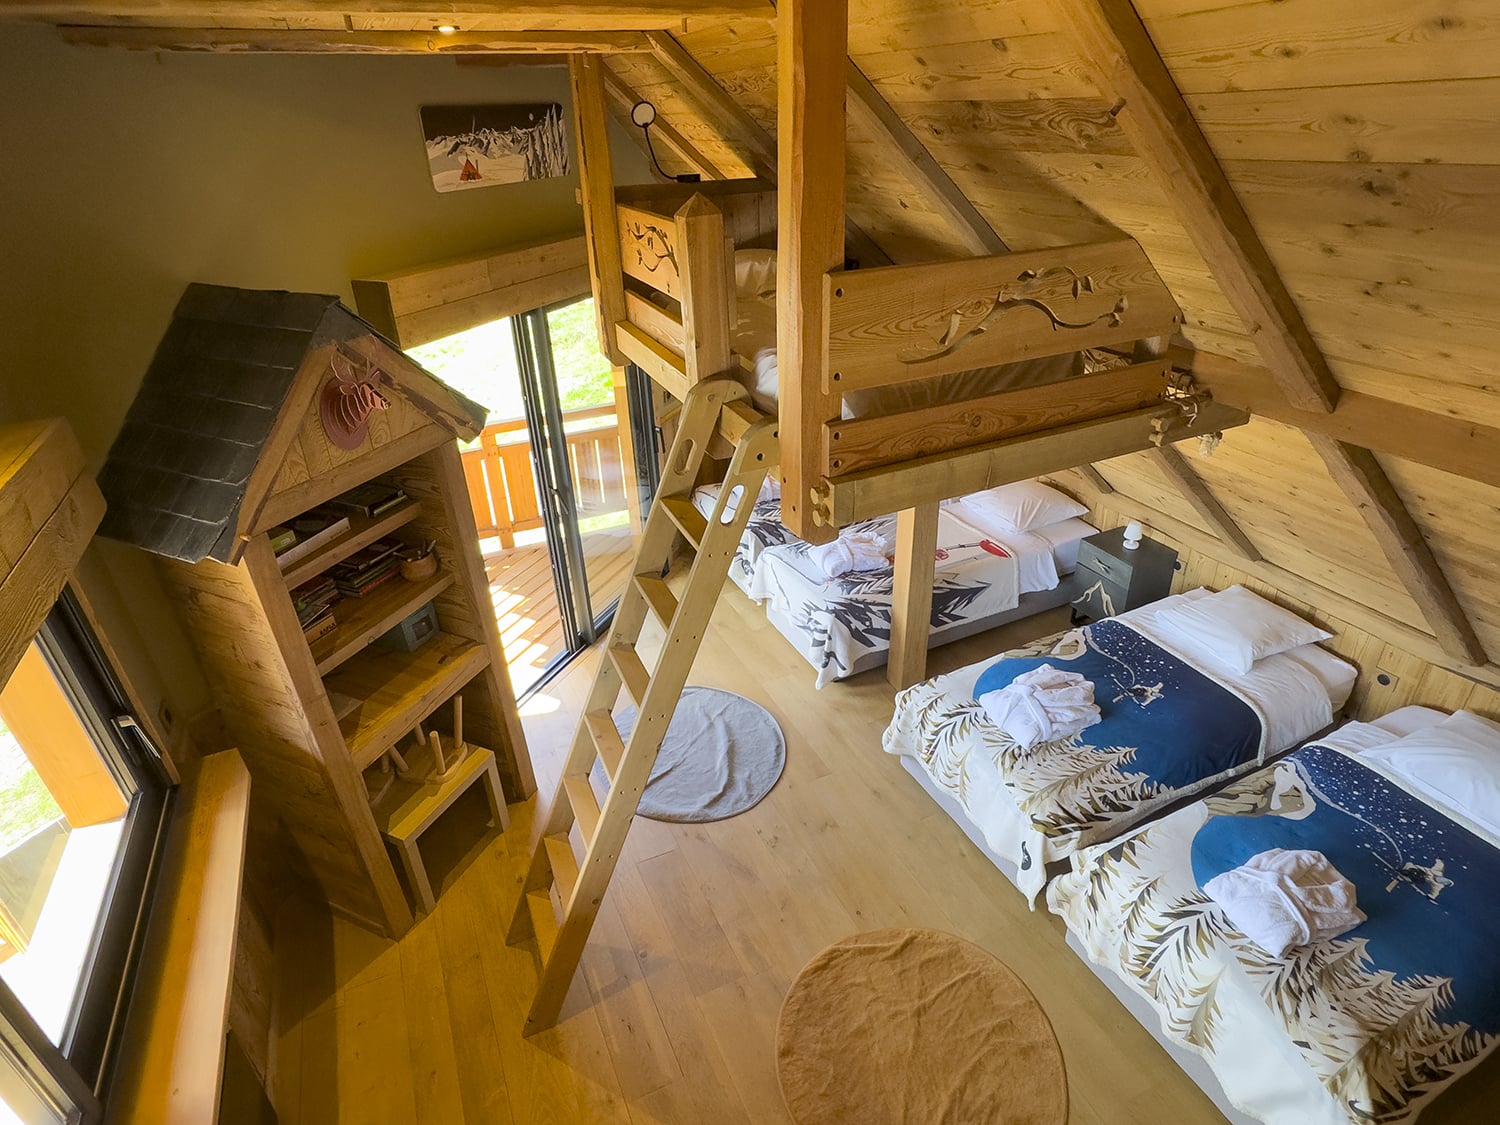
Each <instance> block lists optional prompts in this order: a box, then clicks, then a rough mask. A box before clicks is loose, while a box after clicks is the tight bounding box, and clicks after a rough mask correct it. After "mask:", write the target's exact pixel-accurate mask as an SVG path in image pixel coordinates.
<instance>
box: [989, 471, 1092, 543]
mask: <svg viewBox="0 0 1500 1125" xmlns="http://www.w3.org/2000/svg"><path fill="white" fill-rule="evenodd" d="M963 499H964V502H965V504H966V505H967V506H969V507H971V508H973V509H975V510H976V511H978V512H981V513H983V515H984V518H985V520H986V521H987V522H989V521H993V523H994V524H995V526H997V527H999V528H1001V529H1002V530H1004V531H1030V530H1031V529H1032V528H1034V527H1046V526H1048V525H1049V524H1054V523H1061V522H1062V521H1063V520H1070V519H1073V518H1074V517H1076V516H1086V515H1088V512H1089V510H1088V507H1087V506H1086V505H1084V504H1080V503H1078V501H1076V500H1073V499H1070V498H1069V497H1067V496H1065V495H1064V494H1063V493H1061V492H1059V491H1058V490H1057V489H1055V488H1053V487H1051V486H1050V485H1045V484H1042V483H1041V481H1035V480H1019V481H1016V482H1015V483H1014V484H1002V485H1001V486H1000V487H999V488H990V489H986V490H985V491H983V492H972V493H970V494H969V495H968V496H965V497H964V498H963Z"/></svg>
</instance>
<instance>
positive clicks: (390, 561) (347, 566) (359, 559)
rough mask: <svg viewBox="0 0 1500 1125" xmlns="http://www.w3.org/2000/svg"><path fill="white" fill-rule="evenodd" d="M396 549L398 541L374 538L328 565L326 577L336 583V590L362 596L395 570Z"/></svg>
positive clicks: (388, 577) (397, 562) (352, 595)
mask: <svg viewBox="0 0 1500 1125" xmlns="http://www.w3.org/2000/svg"><path fill="white" fill-rule="evenodd" d="M400 549H401V542H400V540H397V539H378V540H376V541H375V542H374V543H371V544H370V545H369V546H368V547H364V548H361V549H360V550H358V551H356V552H354V554H352V555H350V556H349V557H348V558H347V559H345V560H344V561H343V562H340V563H338V564H337V565H336V566H333V567H331V568H330V569H329V572H328V573H329V576H330V577H332V579H333V580H334V582H335V583H336V584H337V586H338V590H339V593H341V594H344V595H345V596H347V597H352V598H362V597H364V596H365V595H366V594H368V593H369V592H370V591H371V590H373V589H374V588H375V587H377V586H379V585H381V584H382V583H384V582H387V581H389V580H390V579H391V578H393V577H395V575H396V574H397V573H398V572H399V570H400V567H401V557H400V555H398V554H397V552H398V551H399V550H400Z"/></svg>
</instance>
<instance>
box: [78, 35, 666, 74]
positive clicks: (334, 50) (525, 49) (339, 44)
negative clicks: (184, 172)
mask: <svg viewBox="0 0 1500 1125" xmlns="http://www.w3.org/2000/svg"><path fill="white" fill-rule="evenodd" d="M60 30H61V32H62V37H63V41H64V42H66V43H72V44H74V45H75V46H84V47H123V48H125V49H126V50H130V51H196V52H200V53H204V54H214V55H252V54H281V55H451V56H453V57H456V58H463V57H472V56H476V55H478V56H488V55H510V56H515V55H527V56H535V55H559V56H563V55H570V54H584V53H590V54H610V55H618V54H630V53H632V52H641V51H648V50H650V45H649V44H648V43H647V42H646V39H645V36H644V35H643V34H642V33H641V32H639V31H586V32H576V31H456V32H454V33H453V34H451V35H443V34H440V33H439V32H437V31H338V30H333V29H329V30H317V29H310V28H295V29H287V30H282V29H276V28H265V29H258V30H246V29H234V28H166V27H81V26H64V27H63V28H61V29H60ZM554 61H555V62H556V63H557V64H558V65H562V64H563V63H564V62H566V61H567V60H566V59H565V58H557V59H556V60H554Z"/></svg>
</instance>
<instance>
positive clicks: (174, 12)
mask: <svg viewBox="0 0 1500 1125" xmlns="http://www.w3.org/2000/svg"><path fill="white" fill-rule="evenodd" d="M330 10H331V13H332V14H334V15H340V14H342V11H343V10H347V11H348V12H349V13H350V14H351V15H355V16H358V17H361V18H363V17H377V18H379V20H380V22H381V23H382V24H384V25H385V26H387V27H390V26H392V25H394V24H396V23H398V22H399V21H409V22H410V23H411V24H412V26H414V27H422V28H435V26H436V25H437V24H438V23H445V24H449V25H451V26H454V27H457V28H458V29H459V30H460V31H462V30H466V27H465V24H466V23H472V22H474V21H476V20H479V19H483V20H484V22H485V24H486V25H488V26H489V27H490V28H492V29H493V28H494V27H495V26H496V25H497V24H504V25H506V27H507V29H508V30H515V31H525V30H532V29H554V30H571V31H579V30H586V31H596V30H599V29H606V30H608V29H615V28H629V29H633V30H644V29H649V28H667V27H680V26H681V25H682V21H683V19H684V18H685V17H687V16H758V17H762V18H765V17H769V16H770V15H771V5H770V2H769V0H558V2H557V3H551V2H550V0H514V2H511V0H445V2H443V3H440V4H435V5H434V4H428V5H424V4H422V3H421V2H420V0H360V2H359V3H358V4H353V5H350V6H349V7H348V8H347V9H342V8H341V6H340V5H334V4H328V3H323V2H320V0H5V15H6V18H7V19H12V20H14V19H36V20H45V21H48V22H50V23H57V24H64V23H72V24H84V23H89V22H91V21H97V20H101V19H103V20H116V19H121V20H129V21H131V22H134V23H155V24H158V25H161V26H168V27H169V26H171V24H172V21H173V19H174V18H190V19H192V20H194V21H195V22H196V21H202V20H205V19H214V20H216V21H217V22H219V23H221V24H223V25H224V26H233V24H234V21H235V20H236V19H237V18H238V19H254V20H257V21H269V20H274V19H287V20H296V19H298V18H302V19H318V20H327V18H328V16H329V15H330Z"/></svg>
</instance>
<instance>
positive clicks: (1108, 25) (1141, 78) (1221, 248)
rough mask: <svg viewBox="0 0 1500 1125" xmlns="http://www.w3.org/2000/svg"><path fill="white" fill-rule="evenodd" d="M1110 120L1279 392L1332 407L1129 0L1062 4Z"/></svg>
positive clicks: (1331, 388) (1312, 355)
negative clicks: (1152, 178)
mask: <svg viewBox="0 0 1500 1125" xmlns="http://www.w3.org/2000/svg"><path fill="white" fill-rule="evenodd" d="M1067 10H1068V13H1069V16H1070V18H1071V20H1072V26H1073V30H1074V32H1075V34H1076V35H1077V37H1078V41H1079V45H1080V47H1081V48H1082V50H1083V53H1084V55H1085V57H1087V58H1089V59H1090V61H1091V62H1092V63H1093V64H1094V66H1095V67H1096V68H1097V70H1098V77H1099V81H1100V83H1101V86H1102V87H1103V89H1104V90H1105V91H1106V93H1107V94H1108V95H1109V96H1110V97H1112V98H1114V99H1115V100H1116V102H1117V103H1119V109H1118V112H1117V113H1116V115H1115V116H1116V118H1117V119H1118V120H1119V122H1120V125H1121V128H1122V129H1123V130H1124V131H1125V133H1126V135H1127V136H1129V137H1130V139H1131V142H1132V143H1133V144H1134V146H1135V148H1136V150H1137V152H1138V153H1139V154H1140V155H1141V157H1142V158H1143V159H1144V160H1145V161H1146V162H1147V164H1148V165H1149V166H1150V167H1151V168H1152V170H1153V171H1154V172H1155V174H1156V175H1157V176H1158V178H1159V179H1160V180H1161V182H1162V183H1163V184H1164V185H1169V186H1170V198H1171V200H1172V201H1173V203H1174V204H1175V205H1176V206H1177V209H1178V213H1179V215H1180V216H1181V218H1182V221H1183V225H1184V226H1186V227H1187V229H1188V231H1189V233H1190V234H1191V235H1192V236H1193V239H1194V241H1195V242H1196V243H1197V244H1198V246H1199V249H1200V250H1201V251H1202V253H1203V256H1204V258H1205V259H1206V260H1207V262H1208V265H1209V268H1210V269H1211V270H1212V271H1213V273H1214V277H1215V278H1216V279H1217V281H1218V282H1219V284H1220V285H1221V286H1222V287H1223V289H1224V291H1225V294H1226V296H1228V297H1229V298H1230V300H1231V301H1232V302H1233V304H1234V307H1235V309H1236V310H1237V311H1238V312H1239V314H1240V317H1241V319H1242V320H1243V321H1244V323H1245V325H1246V326H1247V327H1248V328H1249V329H1250V331H1251V332H1252V333H1253V334H1254V339H1255V341H1256V344H1257V346H1258V347H1259V348H1260V349H1261V350H1262V352H1263V354H1264V355H1265V358H1266V364H1267V366H1268V367H1269V368H1270V369H1271V371H1272V372H1273V373H1274V374H1275V375H1276V378H1277V379H1278V380H1279V381H1280V382H1281V383H1282V386H1283V388H1284V389H1285V391H1286V394H1287V397H1288V398H1289V399H1291V400H1292V401H1293V402H1295V403H1297V404H1298V405H1299V406H1303V407H1306V408H1308V409H1318V408H1322V409H1324V410H1331V409H1332V408H1333V405H1334V404H1335V403H1336V402H1337V401H1338V393H1339V387H1338V383H1337V381H1336V380H1335V379H1334V376H1333V373H1332V372H1331V371H1329V369H1328V364H1327V362H1326V361H1325V360H1324V359H1323V355H1322V353H1321V351H1319V349H1318V347H1317V345H1316V344H1315V343H1313V340H1312V336H1311V334H1310V333H1309V332H1308V330H1307V327H1306V325H1305V324H1304V323H1303V321H1302V316H1301V313H1300V312H1299V311H1298V309H1297V306H1296V303H1295V302H1294V301H1293V300H1292V297H1291V295H1290V294H1289V293H1288V292H1287V291H1286V288H1285V286H1284V285H1283V284H1282V282H1281V280H1280V278H1279V276H1278V275H1277V273H1276V268H1275V266H1274V264H1273V263H1272V261H1271V258H1270V255H1269V254H1267V253H1266V249H1265V246H1264V245H1263V244H1262V243H1261V241H1260V237H1259V235H1258V234H1257V233H1256V230H1255V227H1254V226H1253V225H1252V224H1251V221H1250V218H1249V216H1248V215H1247V214H1246V213H1245V209H1244V208H1243V207H1242V206H1241V204H1240V202H1239V200H1238V199H1237V198H1236V196H1235V194H1234V190H1233V188H1232V187H1231V186H1230V182H1229V180H1228V178H1227V177H1226V176H1225V174H1224V171H1223V169H1222V168H1221V167H1220V166H1219V162H1218V160H1217V158H1216V157H1215V156H1214V153H1213V150H1212V149H1211V148H1210V147H1209V145H1208V142H1207V141H1206V140H1205V139H1204V137H1203V133H1202V131H1201V130H1200V129H1199V127H1198V125H1197V123H1196V122H1195V121H1194V119H1193V115H1192V112H1191V111H1190V110H1189V109H1188V107H1187V105H1186V103H1185V102H1184V101H1183V99H1182V95H1181V94H1180V93H1179V92H1178V90H1177V87H1176V86H1175V85H1174V84H1173V82H1172V77H1171V74H1170V73H1169V72H1168V71H1167V68H1166V65H1165V64H1164V63H1163V62H1162V60H1161V56H1160V55H1159V54H1158V53H1157V51H1156V47H1155V45H1154V44H1153V43H1152V41H1151V37H1150V35H1149V34H1147V32H1146V29H1145V27H1144V26H1143V25H1142V24H1141V21H1140V18H1139V17H1138V16H1137V15H1136V13H1135V9H1134V8H1132V7H1131V5H1130V0H1068V3H1067Z"/></svg>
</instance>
